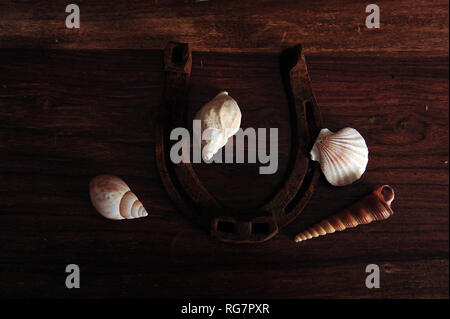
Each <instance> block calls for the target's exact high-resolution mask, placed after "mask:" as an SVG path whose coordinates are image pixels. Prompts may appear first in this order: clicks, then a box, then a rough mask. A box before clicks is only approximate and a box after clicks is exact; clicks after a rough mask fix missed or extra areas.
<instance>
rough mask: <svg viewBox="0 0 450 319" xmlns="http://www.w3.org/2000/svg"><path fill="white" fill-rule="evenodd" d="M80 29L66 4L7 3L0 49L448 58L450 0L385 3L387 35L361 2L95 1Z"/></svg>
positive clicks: (86, 7)
mask: <svg viewBox="0 0 450 319" xmlns="http://www.w3.org/2000/svg"><path fill="white" fill-rule="evenodd" d="M76 3H77V4H78V5H79V6H80V11H81V28H80V29H67V28H66V27H65V19H66V16H67V15H68V14H67V13H65V7H66V5H67V4H68V2H67V1H63V0H52V1H44V0H40V1H32V0H25V1H13V0H6V1H5V0H4V1H1V3H0V47H12V48H14V47H26V48H66V49H67V48H70V49H138V48H140V49H160V50H162V49H163V48H164V47H165V45H166V43H167V41H168V40H171V41H177V42H189V43H191V44H192V47H193V51H216V52H225V51H227V52H257V51H264V52H281V50H282V49H283V48H286V47H291V46H294V45H296V44H298V43H302V44H303V45H304V48H305V54H317V53H319V52H320V53H325V52H326V53H330V54H336V53H339V54H343V53H346V54H354V55H355V54H356V55H359V56H360V55H362V54H366V55H367V54H368V55H370V56H372V55H391V56H402V55H405V54H406V55H408V56H418V55H420V56H429V55H432V56H442V55H446V56H447V55H448V44H449V42H448V9H449V5H448V1H447V0H432V1H429V0H415V1H408V0H401V1H394V0H379V1H377V2H376V4H377V5H378V6H379V7H380V10H381V28H380V29H367V28H366V27H365V19H366V16H367V15H368V14H367V13H366V12H365V8H366V6H367V5H368V4H369V3H370V2H368V3H365V2H361V1H356V0H353V1H345V0H339V1H327V0H319V1H316V0H305V1H289V0H281V1H280V0H277V1H274V0H271V1H267V0H263V1H258V2H257V3H255V2H254V1H248V0H247V1H242V0H233V1H218V0H210V1H202V2H199V1H196V0H184V1H177V0H162V1H161V0H158V1H156V0H154V1H148V0H135V1H133V0H127V1H114V2H112V1H108V0H95V1H84V0H80V1H77V2H76Z"/></svg>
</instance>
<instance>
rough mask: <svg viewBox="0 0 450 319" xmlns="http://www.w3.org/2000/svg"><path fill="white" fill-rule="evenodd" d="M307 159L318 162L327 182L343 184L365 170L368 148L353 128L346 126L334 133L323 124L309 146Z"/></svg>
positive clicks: (352, 180) (351, 181)
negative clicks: (310, 148)
mask: <svg viewBox="0 0 450 319" xmlns="http://www.w3.org/2000/svg"><path fill="white" fill-rule="evenodd" d="M311 159H312V160H313V161H318V162H319V163H320V168H321V169H322V172H323V174H324V175H325V178H326V179H327V181H328V182H330V184H331V185H334V186H344V185H349V184H351V183H353V182H354V181H356V180H358V179H359V178H360V177H361V175H362V174H363V173H364V172H365V170H366V167H367V162H368V160H369V150H368V148H367V145H366V142H365V141H364V138H363V137H362V136H361V134H359V132H358V131H357V130H355V129H354V128H350V127H346V128H344V129H342V130H340V131H339V132H336V133H333V132H331V131H330V130H329V129H326V128H324V129H322V130H321V131H320V133H319V136H318V137H317V140H316V142H315V143H314V146H313V148H312V150H311Z"/></svg>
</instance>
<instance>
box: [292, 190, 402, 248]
mask: <svg viewBox="0 0 450 319" xmlns="http://www.w3.org/2000/svg"><path fill="white" fill-rule="evenodd" d="M394 196H395V194H394V190H393V189H392V187H390V186H389V185H383V186H380V187H378V188H376V189H375V190H374V191H373V192H372V193H371V194H369V195H367V196H365V197H364V198H362V199H361V200H359V201H358V202H356V203H354V204H353V205H351V206H350V207H348V208H346V209H344V210H342V211H340V212H339V213H337V214H335V215H332V216H330V217H328V218H326V219H324V220H322V221H321V222H320V223H318V224H315V225H314V226H311V227H309V228H308V229H306V230H305V231H303V232H302V233H300V234H298V235H297V236H295V239H294V240H295V242H300V241H304V240H307V239H311V238H314V237H319V236H323V235H326V234H332V233H334V232H335V231H343V230H345V229H347V228H353V227H356V226H358V225H363V224H369V223H371V222H373V221H378V220H385V219H388V218H389V217H391V216H392V215H393V214H394V212H393V211H392V209H391V203H392V201H393V200H394Z"/></svg>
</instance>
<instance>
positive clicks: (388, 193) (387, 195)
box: [381, 185, 394, 205]
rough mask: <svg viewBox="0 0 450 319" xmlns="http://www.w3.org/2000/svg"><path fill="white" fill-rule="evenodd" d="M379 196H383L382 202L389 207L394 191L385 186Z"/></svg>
mask: <svg viewBox="0 0 450 319" xmlns="http://www.w3.org/2000/svg"><path fill="white" fill-rule="evenodd" d="M381 196H383V199H384V201H385V202H386V203H388V204H389V205H390V204H391V202H392V201H393V200H394V190H393V189H392V187H391V186H388V185H385V186H383V188H382V189H381Z"/></svg>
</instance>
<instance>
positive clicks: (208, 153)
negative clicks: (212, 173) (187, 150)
mask: <svg viewBox="0 0 450 319" xmlns="http://www.w3.org/2000/svg"><path fill="white" fill-rule="evenodd" d="M241 117H242V115H241V110H240V109H239V106H238V104H237V103H236V101H235V100H234V99H233V98H232V97H231V96H229V95H228V92H226V91H222V92H220V93H219V94H217V95H216V97H215V98H214V99H212V100H211V101H209V102H208V103H206V104H205V105H204V106H203V107H202V108H201V109H200V110H199V111H198V112H197V114H196V115H195V118H194V120H201V132H202V146H203V152H202V156H203V159H205V160H210V159H211V158H212V157H213V156H214V154H215V153H217V151H218V150H219V149H221V148H222V147H223V146H225V144H226V143H227V141H228V138H229V137H231V136H233V135H234V134H236V133H237V131H238V130H239V128H240V126H241Z"/></svg>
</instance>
